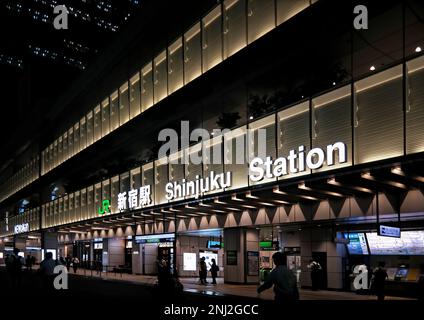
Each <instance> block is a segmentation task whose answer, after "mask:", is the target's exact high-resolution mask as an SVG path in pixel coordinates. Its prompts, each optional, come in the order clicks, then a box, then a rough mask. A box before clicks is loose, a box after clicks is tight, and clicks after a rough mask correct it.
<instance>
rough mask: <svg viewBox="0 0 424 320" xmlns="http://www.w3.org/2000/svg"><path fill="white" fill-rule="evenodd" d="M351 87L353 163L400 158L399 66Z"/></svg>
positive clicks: (400, 85)
mask: <svg viewBox="0 0 424 320" xmlns="http://www.w3.org/2000/svg"><path fill="white" fill-rule="evenodd" d="M354 86H355V92H356V94H355V97H354V113H355V114H354V125H355V128H354V131H355V138H354V141H355V148H354V150H355V164H360V163H366V162H371V161H377V160H381V159H385V158H391V157H396V156H401V155H402V154H403V103H402V98H403V94H402V66H396V67H393V68H390V69H388V70H386V71H383V72H380V73H378V74H375V75H373V76H370V77H368V78H365V79H363V80H360V81H358V82H355V84H354ZM388 142H390V143H388Z"/></svg>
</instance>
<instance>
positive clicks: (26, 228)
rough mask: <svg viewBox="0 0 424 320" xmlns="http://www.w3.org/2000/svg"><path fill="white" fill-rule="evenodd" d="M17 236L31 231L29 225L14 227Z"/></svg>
mask: <svg viewBox="0 0 424 320" xmlns="http://www.w3.org/2000/svg"><path fill="white" fill-rule="evenodd" d="M14 230H15V234H16V233H24V232H28V231H29V223H23V224H17V225H16V226H15V227H14Z"/></svg>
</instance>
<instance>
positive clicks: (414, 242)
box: [367, 231, 424, 256]
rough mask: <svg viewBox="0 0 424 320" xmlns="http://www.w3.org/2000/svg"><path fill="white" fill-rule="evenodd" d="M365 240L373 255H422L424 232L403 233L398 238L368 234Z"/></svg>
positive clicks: (373, 233)
mask: <svg viewBox="0 0 424 320" xmlns="http://www.w3.org/2000/svg"><path fill="white" fill-rule="evenodd" d="M367 239H368V244H369V246H370V251H371V254H373V255H411V256H414V255H415V256H421V255H424V231H403V232H402V233H401V235H400V238H391V237H381V236H379V235H378V234H377V233H375V232H370V233H367Z"/></svg>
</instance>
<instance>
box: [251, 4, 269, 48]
mask: <svg viewBox="0 0 424 320" xmlns="http://www.w3.org/2000/svg"><path fill="white" fill-rule="evenodd" d="M273 28H275V1H274V0H247V30H248V42H249V43H252V42H253V41H255V40H256V39H258V38H260V37H262V36H263V35H264V34H265V33H267V32H268V31H270V30H272V29H273Z"/></svg>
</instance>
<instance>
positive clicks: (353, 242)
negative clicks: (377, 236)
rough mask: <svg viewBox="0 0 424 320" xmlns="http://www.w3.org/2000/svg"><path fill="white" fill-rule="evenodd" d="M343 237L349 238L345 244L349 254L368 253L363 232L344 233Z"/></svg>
mask: <svg viewBox="0 0 424 320" xmlns="http://www.w3.org/2000/svg"><path fill="white" fill-rule="evenodd" d="M344 237H345V238H346V239H349V243H348V244H347V245H346V246H347V250H348V252H349V254H350V255H364V254H368V253H369V252H368V247H367V240H366V238H365V234H364V233H363V232H353V233H345V234H344Z"/></svg>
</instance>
